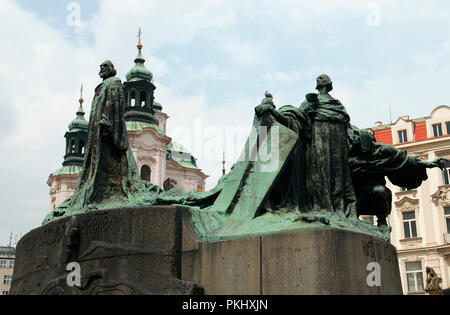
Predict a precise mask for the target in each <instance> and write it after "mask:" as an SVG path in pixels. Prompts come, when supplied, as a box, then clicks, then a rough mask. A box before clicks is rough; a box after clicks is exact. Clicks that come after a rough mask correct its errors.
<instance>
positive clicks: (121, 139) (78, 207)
mask: <svg viewBox="0 0 450 315" xmlns="http://www.w3.org/2000/svg"><path fill="white" fill-rule="evenodd" d="M116 74H117V72H116V70H115V69H114V65H113V64H112V62H111V61H105V62H104V63H102V64H101V65H100V72H99V76H100V77H101V78H102V79H103V82H102V83H100V84H99V85H98V86H97V87H96V88H95V96H94V99H93V101H92V107H91V113H90V117H89V129H88V140H87V144H86V152H85V158H84V165H83V171H82V173H81V177H80V181H79V184H78V187H77V189H76V190H75V192H74V194H73V195H72V196H71V197H70V198H69V199H67V200H66V201H65V202H64V203H62V204H61V205H60V206H59V207H58V208H56V209H55V210H54V211H53V212H52V213H50V214H49V215H48V216H47V218H46V219H45V220H44V223H46V222H49V221H51V220H53V219H54V218H57V217H61V216H67V215H71V214H76V213H80V212H85V211H92V210H96V209H100V208H114V207H120V206H122V205H126V204H131V203H132V202H138V200H139V199H142V198H143V197H144V196H146V195H150V194H151V190H155V191H158V190H159V189H158V187H156V186H153V185H151V184H149V183H145V182H143V181H142V180H141V179H140V176H139V172H138V168H137V165H136V161H135V159H134V157H133V154H132V152H131V148H130V144H129V142H128V134H127V130H126V124H125V117H124V113H125V104H126V102H125V100H126V97H125V90H124V87H123V85H122V82H121V80H120V79H119V78H117V77H116Z"/></svg>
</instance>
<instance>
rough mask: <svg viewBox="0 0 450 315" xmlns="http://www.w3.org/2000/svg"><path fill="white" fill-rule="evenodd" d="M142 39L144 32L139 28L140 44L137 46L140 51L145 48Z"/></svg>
mask: <svg viewBox="0 0 450 315" xmlns="http://www.w3.org/2000/svg"><path fill="white" fill-rule="evenodd" d="M141 37H142V30H141V28H140V27H139V32H138V38H139V43H138V45H137V48H138V49H139V50H141V49H142V47H144V46H143V45H142V42H141Z"/></svg>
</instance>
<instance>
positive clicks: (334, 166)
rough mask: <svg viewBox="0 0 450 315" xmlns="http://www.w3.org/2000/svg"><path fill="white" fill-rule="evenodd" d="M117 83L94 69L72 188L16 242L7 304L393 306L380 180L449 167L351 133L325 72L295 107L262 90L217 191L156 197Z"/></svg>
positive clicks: (104, 68) (405, 180)
mask: <svg viewBox="0 0 450 315" xmlns="http://www.w3.org/2000/svg"><path fill="white" fill-rule="evenodd" d="M116 73H117V72H116V70H115V68H114V65H113V63H112V62H111V61H105V62H104V63H102V64H101V66H100V72H99V75H100V77H101V79H102V82H101V83H100V84H99V85H98V86H97V87H96V88H95V95H94V99H93V101H92V106H91V114H90V119H89V125H88V137H87V140H86V147H85V155H84V162H83V168H82V172H81V177H80V180H79V183H78V186H77V188H76V190H75V192H74V194H73V195H72V196H71V197H70V198H68V199H67V200H66V201H65V202H63V203H62V204H60V205H59V206H58V207H56V209H54V210H53V211H52V212H51V213H50V214H49V215H48V216H47V217H46V218H44V220H43V223H42V226H41V227H38V228H36V229H35V230H32V231H31V232H30V233H28V234H27V235H25V236H24V237H23V238H22V239H21V240H20V242H19V244H18V246H17V252H16V257H17V258H16V266H15V271H14V277H13V282H12V287H11V294H16V295H18V294H49V295H50V294H72V295H95V294H183V295H184V294H187V295H196V294H208V295H210V294H229V295H244V294H245V295H254V294H256V295H257V294H402V287H401V283H400V274H399V269H398V262H397V253H396V250H395V248H394V247H393V246H392V245H391V244H390V243H389V234H390V230H389V227H388V226H387V223H386V217H387V216H388V215H389V214H390V211H391V204H392V193H391V191H390V190H389V189H388V188H387V187H386V180H385V178H386V177H387V178H388V179H389V181H390V182H391V183H393V184H394V185H397V186H400V187H405V188H408V189H414V188H417V187H419V186H420V185H421V184H422V182H423V181H425V180H427V174H426V170H427V169H428V168H435V167H438V168H442V167H443V163H444V162H445V160H444V159H438V160H435V161H433V162H425V161H422V160H421V159H419V158H418V157H416V156H413V155H408V154H407V153H406V152H403V151H401V150H398V149H397V148H395V147H394V146H391V145H388V144H382V143H379V142H377V141H376V140H375V138H374V136H373V135H372V134H371V133H370V132H369V131H367V130H360V129H357V128H356V127H354V126H352V125H351V123H350V116H349V114H348V113H347V111H346V109H345V106H344V104H343V103H342V102H341V101H339V100H338V99H335V98H334V97H333V96H331V95H330V93H331V92H332V90H333V82H332V80H331V78H330V77H329V76H327V75H325V74H323V75H320V76H319V77H318V78H317V80H316V82H315V86H314V85H312V86H311V87H312V88H314V87H315V89H316V91H317V93H308V94H306V97H305V99H304V101H303V102H302V103H301V105H300V106H299V107H297V106H291V105H286V106H281V107H278V106H276V104H275V100H274V97H273V96H272V94H270V93H268V92H266V93H265V95H264V98H263V100H262V101H261V102H260V104H259V105H257V106H251V105H249V107H248V109H243V110H249V111H250V110H254V113H255V115H254V121H253V127H252V129H251V131H250V132H249V136H248V139H247V142H246V144H245V146H244V148H243V150H242V153H241V156H240V157H239V159H238V161H237V162H236V163H235V164H234V166H233V167H232V169H231V171H230V172H229V173H228V174H226V175H225V176H224V177H222V178H221V179H220V181H219V183H218V184H217V186H216V187H215V188H213V189H212V190H210V191H206V192H195V191H194V192H189V193H183V194H180V193H175V192H174V190H170V189H167V190H163V189H162V188H160V187H159V186H156V185H152V184H150V183H149V182H147V181H143V180H142V179H141V177H140V176H139V170H138V168H137V165H136V161H135V158H134V156H133V154H132V152H131V148H130V143H129V139H128V135H127V130H126V123H125V107H126V102H127V99H128V97H129V96H128V95H127V92H126V90H125V88H124V85H123V84H122V82H121V80H120V79H119V78H117V77H116ZM313 83H314V82H313V80H312V84H313ZM148 84H151V82H148ZM149 102H150V106H149V109H148V111H151V110H152V109H151V108H152V106H153V98H150V99H149ZM255 103H256V102H255ZM360 215H375V216H377V218H378V226H374V225H371V224H369V223H367V222H363V221H360V220H359V219H358V217H359V216H360ZM74 272H78V273H79V279H75V278H76V277H75V278H74V279H75V280H74V281H73V283H71V281H70V280H71V279H69V278H70V277H71V276H72V275H73V274H74ZM72 280H73V279H72Z"/></svg>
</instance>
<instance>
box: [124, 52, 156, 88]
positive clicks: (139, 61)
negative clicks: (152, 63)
mask: <svg viewBox="0 0 450 315" xmlns="http://www.w3.org/2000/svg"><path fill="white" fill-rule="evenodd" d="M134 63H135V64H136V65H135V66H134V67H133V68H131V70H130V71H129V72H128V73H127V75H126V79H127V81H128V82H130V81H139V80H148V81H151V80H152V79H153V73H152V72H151V71H150V70H148V69H147V68H146V67H145V66H144V63H145V59H144V57H143V56H142V53H141V49H139V52H138V55H137V57H136V59H135V60H134Z"/></svg>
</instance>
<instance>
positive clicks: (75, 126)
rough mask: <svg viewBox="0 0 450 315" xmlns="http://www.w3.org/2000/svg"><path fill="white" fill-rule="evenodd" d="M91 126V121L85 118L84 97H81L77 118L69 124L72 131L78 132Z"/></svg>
mask: <svg viewBox="0 0 450 315" xmlns="http://www.w3.org/2000/svg"><path fill="white" fill-rule="evenodd" d="M88 127H89V123H88V122H87V120H86V119H85V118H84V110H83V99H82V98H81V99H80V108H79V109H78V111H77V118H75V119H74V120H72V122H71V123H70V124H69V131H70V132H76V131H81V130H85V131H87V130H88Z"/></svg>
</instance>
